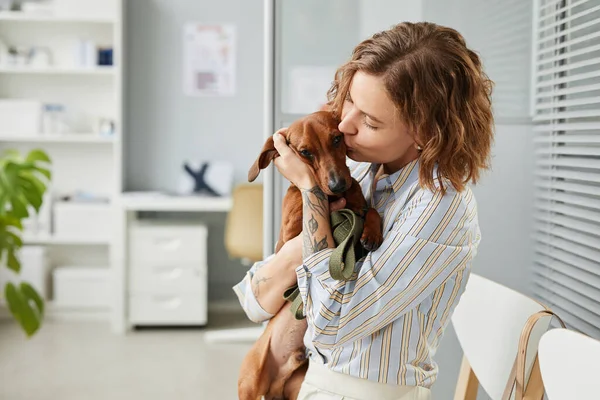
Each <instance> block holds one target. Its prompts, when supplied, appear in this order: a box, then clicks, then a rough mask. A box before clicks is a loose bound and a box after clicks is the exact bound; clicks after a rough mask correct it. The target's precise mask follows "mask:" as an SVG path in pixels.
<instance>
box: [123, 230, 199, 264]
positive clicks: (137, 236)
mask: <svg viewBox="0 0 600 400" xmlns="http://www.w3.org/2000/svg"><path fill="white" fill-rule="evenodd" d="M206 238H207V229H206V227H205V226H202V225H198V226H177V225H148V226H143V225H142V226H135V227H132V229H131V231H130V236H129V240H130V242H129V246H130V247H129V250H130V251H129V257H130V259H129V260H130V263H131V264H145V263H148V262H153V263H158V264H160V263H173V262H176V263H200V264H202V265H205V264H206Z"/></svg>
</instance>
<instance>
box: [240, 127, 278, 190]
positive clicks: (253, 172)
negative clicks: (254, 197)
mask: <svg viewBox="0 0 600 400" xmlns="http://www.w3.org/2000/svg"><path fill="white" fill-rule="evenodd" d="M275 157H279V153H278V152H277V150H275V145H274V144H273V136H270V137H269V138H268V139H267V141H266V142H265V145H264V146H263V148H262V151H261V152H260V155H259V156H258V158H257V159H256V161H254V164H252V167H250V171H248V182H253V181H254V180H255V179H256V177H257V176H258V173H259V172H260V170H261V169H265V168H267V167H268V166H269V164H270V163H271V161H273V160H274V159H275Z"/></svg>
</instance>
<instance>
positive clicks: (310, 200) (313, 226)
mask: <svg viewBox="0 0 600 400" xmlns="http://www.w3.org/2000/svg"><path fill="white" fill-rule="evenodd" d="M302 200H303V213H304V217H303V219H304V226H303V229H302V255H303V257H304V258H306V257H308V256H309V255H311V254H314V253H316V252H318V251H321V250H323V249H326V248H327V247H328V243H327V236H326V235H322V238H321V239H318V237H317V236H318V234H319V221H318V219H317V218H319V217H321V218H329V212H328V210H329V207H328V199H327V195H326V194H325V193H323V191H322V190H321V189H320V188H319V187H318V186H315V187H313V188H312V189H303V190H302ZM315 217H316V218H315Z"/></svg>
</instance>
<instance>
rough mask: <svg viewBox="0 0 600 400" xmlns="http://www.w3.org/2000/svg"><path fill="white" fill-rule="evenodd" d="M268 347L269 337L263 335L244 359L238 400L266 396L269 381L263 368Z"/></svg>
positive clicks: (255, 399)
mask: <svg viewBox="0 0 600 400" xmlns="http://www.w3.org/2000/svg"><path fill="white" fill-rule="evenodd" d="M270 345H271V335H270V334H265V333H263V335H261V337H260V338H259V339H258V340H257V341H256V343H254V346H252V349H250V352H249V353H248V355H247V356H246V358H244V361H243V362H242V367H241V370H240V378H239V381H238V397H239V399H240V400H260V399H261V398H262V396H264V395H266V394H267V392H268V390H269V387H270V386H271V379H270V378H269V372H268V371H267V369H266V368H265V366H266V362H267V357H268V356H269V348H270Z"/></svg>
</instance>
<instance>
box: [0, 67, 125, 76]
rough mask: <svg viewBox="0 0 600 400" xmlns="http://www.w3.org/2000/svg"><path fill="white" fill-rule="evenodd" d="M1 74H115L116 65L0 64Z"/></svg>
mask: <svg viewBox="0 0 600 400" xmlns="http://www.w3.org/2000/svg"><path fill="white" fill-rule="evenodd" d="M0 74H38V75H92V76H94V75H95V76H112V75H114V74H115V67H114V66H106V67H90V68H79V67H27V66H22V67H7V66H0Z"/></svg>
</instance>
